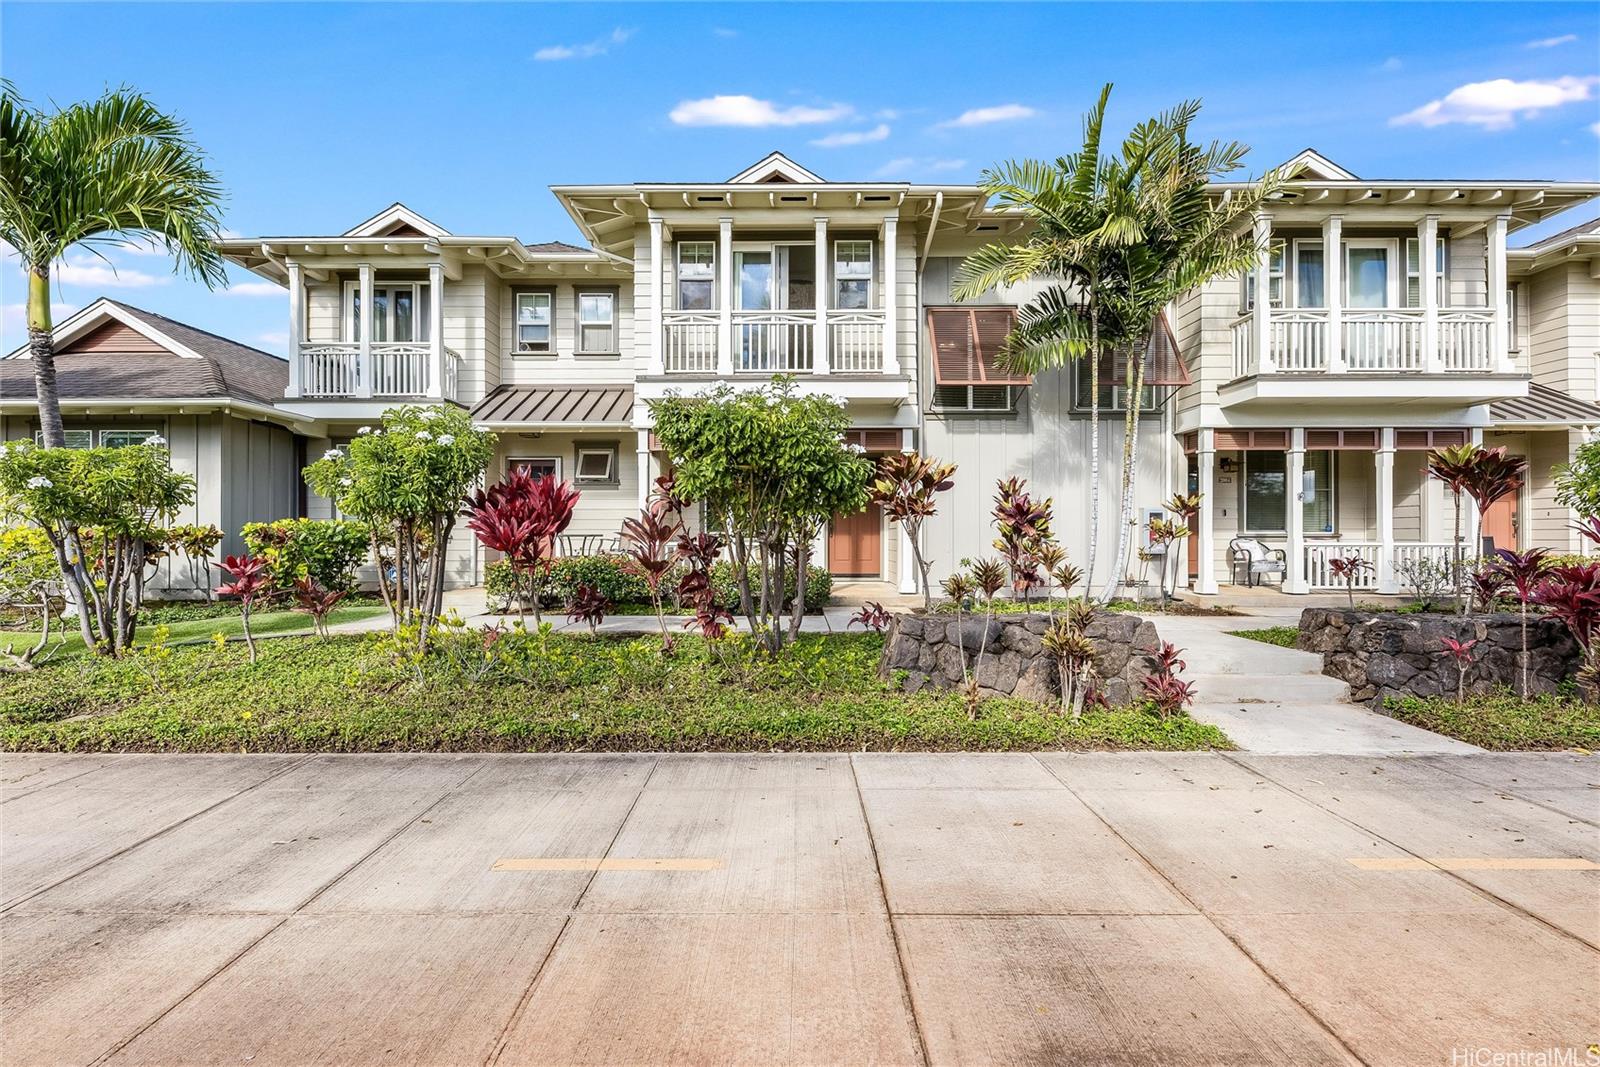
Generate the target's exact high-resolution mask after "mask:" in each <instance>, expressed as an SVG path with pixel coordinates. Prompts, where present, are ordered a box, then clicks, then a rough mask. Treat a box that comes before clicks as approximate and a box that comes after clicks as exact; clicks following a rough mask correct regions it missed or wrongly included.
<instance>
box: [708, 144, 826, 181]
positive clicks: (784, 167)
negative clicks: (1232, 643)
mask: <svg viewBox="0 0 1600 1067" xmlns="http://www.w3.org/2000/svg"><path fill="white" fill-rule="evenodd" d="M774 174H779V175H782V176H783V177H784V178H785V179H786V180H788V181H791V182H794V183H796V184H798V185H826V184H827V182H825V181H824V180H823V179H821V178H819V177H817V176H816V175H815V174H813V173H811V172H810V171H809V170H807V169H806V168H804V167H802V166H801V165H800V164H798V163H796V162H795V161H794V160H792V159H790V158H789V157H788V156H786V155H784V154H783V153H782V152H772V153H769V154H768V155H767V156H766V158H764V159H762V160H761V161H760V162H759V163H756V164H753V165H752V166H749V167H746V168H745V169H744V170H741V171H740V172H739V173H738V174H735V175H734V176H733V177H731V178H729V179H728V180H727V182H726V183H725V184H728V185H760V184H762V183H763V182H765V181H766V180H767V179H768V178H770V177H772V176H773V175H774Z"/></svg>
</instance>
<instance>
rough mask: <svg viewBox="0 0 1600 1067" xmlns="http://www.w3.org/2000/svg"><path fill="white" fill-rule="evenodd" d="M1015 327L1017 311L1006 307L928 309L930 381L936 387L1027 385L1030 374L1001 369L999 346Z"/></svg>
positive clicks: (1030, 378) (1031, 378) (1030, 379)
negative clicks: (934, 383)
mask: <svg viewBox="0 0 1600 1067" xmlns="http://www.w3.org/2000/svg"><path fill="white" fill-rule="evenodd" d="M1016 324H1017V309H1016V308H1014V307H1007V306H995V305H989V306H977V307H941V308H929V309H928V333H929V335H930V336H931V337H932V339H933V380H934V381H935V382H936V383H938V384H939V385H1028V384H1029V383H1031V382H1032V381H1033V376H1032V375H1029V374H1013V373H1011V372H1010V371H1006V370H1002V369H1001V368H1000V366H999V363H998V360H999V357H1000V346H1001V345H1003V344H1004V343H1005V340H1006V336H1007V335H1008V334H1010V333H1011V330H1012V327H1014V326H1015V325H1016Z"/></svg>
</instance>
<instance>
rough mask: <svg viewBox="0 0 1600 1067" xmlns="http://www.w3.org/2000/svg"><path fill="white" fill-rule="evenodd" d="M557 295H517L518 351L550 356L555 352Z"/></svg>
mask: <svg viewBox="0 0 1600 1067" xmlns="http://www.w3.org/2000/svg"><path fill="white" fill-rule="evenodd" d="M555 304H556V294H555V293H552V292H534V293H518V294H517V351H518V352H519V353H529V354H534V355H548V354H549V353H551V352H554V351H555V339H554V333H555Z"/></svg>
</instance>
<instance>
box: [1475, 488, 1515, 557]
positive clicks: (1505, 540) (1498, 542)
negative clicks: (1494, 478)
mask: <svg viewBox="0 0 1600 1067" xmlns="http://www.w3.org/2000/svg"><path fill="white" fill-rule="evenodd" d="M1483 539H1484V541H1485V542H1488V541H1490V540H1493V542H1494V547H1495V548H1509V549H1511V550H1512V551H1513V552H1515V551H1517V494H1516V493H1507V494H1506V495H1505V496H1503V497H1501V498H1500V499H1499V500H1496V501H1495V502H1494V503H1493V504H1490V505H1489V510H1488V511H1485V512H1484V513H1483Z"/></svg>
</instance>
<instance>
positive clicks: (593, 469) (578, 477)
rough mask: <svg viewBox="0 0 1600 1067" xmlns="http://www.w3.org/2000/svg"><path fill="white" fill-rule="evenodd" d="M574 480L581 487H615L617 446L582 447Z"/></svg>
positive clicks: (579, 450)
mask: <svg viewBox="0 0 1600 1067" xmlns="http://www.w3.org/2000/svg"><path fill="white" fill-rule="evenodd" d="M573 480H574V481H575V482H577V483H578V484H579V485H615V484H616V482H617V446H616V445H580V446H579V447H578V466H577V470H576V474H575V477H574V478H573Z"/></svg>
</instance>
